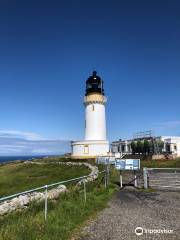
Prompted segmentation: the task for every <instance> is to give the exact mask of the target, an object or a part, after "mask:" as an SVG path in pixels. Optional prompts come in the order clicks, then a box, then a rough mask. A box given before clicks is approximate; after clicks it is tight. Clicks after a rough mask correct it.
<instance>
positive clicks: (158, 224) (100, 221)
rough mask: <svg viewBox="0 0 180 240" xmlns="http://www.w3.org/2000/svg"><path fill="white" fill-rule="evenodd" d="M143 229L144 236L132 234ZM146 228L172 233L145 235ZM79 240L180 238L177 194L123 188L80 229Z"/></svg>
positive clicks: (179, 210) (179, 196)
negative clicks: (92, 219) (95, 216)
mask: <svg viewBox="0 0 180 240" xmlns="http://www.w3.org/2000/svg"><path fill="white" fill-rule="evenodd" d="M136 227H142V228H143V229H144V230H143V231H144V233H143V234H142V235H140V236H137V235H136V234H135V228H136ZM145 229H151V230H152V229H160V230H163V229H166V230H173V233H145ZM82 234H83V237H81V240H121V239H122V240H126V239H127V240H130V239H163V240H166V239H168V240H170V239H171V240H172V239H176V240H178V239H180V192H162V191H161V192H160V191H158V192H151V193H147V192H142V191H139V190H135V189H133V188H131V189H126V188H125V189H124V190H121V191H120V192H118V193H117V194H116V196H115V197H114V198H113V200H111V201H110V203H109V206H108V208H106V209H104V210H103V211H102V212H101V213H100V214H99V215H98V217H97V218H96V219H95V220H94V221H92V222H90V223H89V224H88V226H87V227H85V228H84V229H83V230H82Z"/></svg>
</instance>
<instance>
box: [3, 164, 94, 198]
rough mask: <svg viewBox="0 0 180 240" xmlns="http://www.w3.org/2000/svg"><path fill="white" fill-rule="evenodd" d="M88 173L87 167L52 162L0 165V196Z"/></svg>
mask: <svg viewBox="0 0 180 240" xmlns="http://www.w3.org/2000/svg"><path fill="white" fill-rule="evenodd" d="M89 173H90V171H89V169H88V168H86V167H84V166H82V167H80V166H65V165H57V164H53V163H47V164H42V165H37V164H24V163H11V164H5V165H0V196H1V197H2V196H7V195H10V194H14V193H17V192H21V191H25V190H28V189H31V188H35V187H40V186H43V185H45V184H50V183H54V182H57V181H63V180H67V179H71V178H75V177H80V176H83V175H88V174H89Z"/></svg>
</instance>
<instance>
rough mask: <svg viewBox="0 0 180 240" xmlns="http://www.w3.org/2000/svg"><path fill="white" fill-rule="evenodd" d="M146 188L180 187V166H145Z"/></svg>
mask: <svg viewBox="0 0 180 240" xmlns="http://www.w3.org/2000/svg"><path fill="white" fill-rule="evenodd" d="M143 176H144V188H145V189H148V188H149V187H152V188H158V189H159V188H160V189H168V188H169V189H180V168H146V167H145V168H143Z"/></svg>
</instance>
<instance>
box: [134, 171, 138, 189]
mask: <svg viewBox="0 0 180 240" xmlns="http://www.w3.org/2000/svg"><path fill="white" fill-rule="evenodd" d="M134 186H135V187H137V176H136V171H134Z"/></svg>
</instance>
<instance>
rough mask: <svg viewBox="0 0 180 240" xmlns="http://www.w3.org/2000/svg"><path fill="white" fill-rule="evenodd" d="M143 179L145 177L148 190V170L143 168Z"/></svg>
mask: <svg viewBox="0 0 180 240" xmlns="http://www.w3.org/2000/svg"><path fill="white" fill-rule="evenodd" d="M143 177H144V188H145V189H148V175H147V168H146V167H145V168H143Z"/></svg>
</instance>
